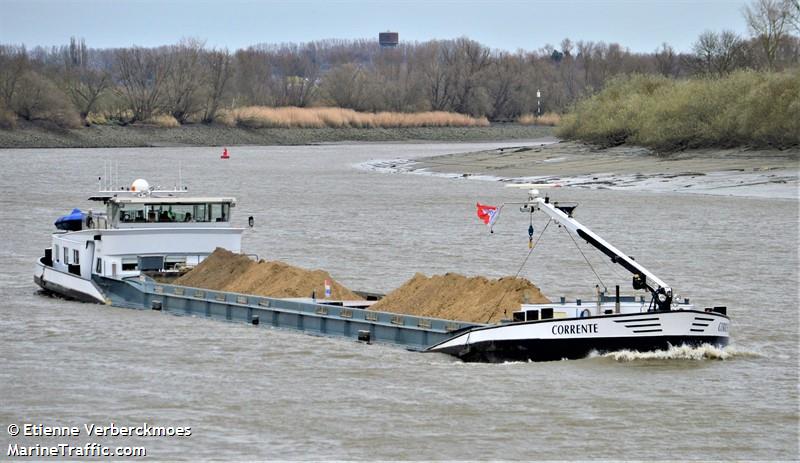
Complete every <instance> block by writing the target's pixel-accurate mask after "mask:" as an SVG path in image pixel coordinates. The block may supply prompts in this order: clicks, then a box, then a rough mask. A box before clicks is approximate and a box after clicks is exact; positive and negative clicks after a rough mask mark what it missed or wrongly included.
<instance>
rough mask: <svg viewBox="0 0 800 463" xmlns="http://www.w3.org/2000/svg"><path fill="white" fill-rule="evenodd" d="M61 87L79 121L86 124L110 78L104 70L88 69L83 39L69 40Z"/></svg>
mask: <svg viewBox="0 0 800 463" xmlns="http://www.w3.org/2000/svg"><path fill="white" fill-rule="evenodd" d="M61 86H62V88H63V89H64V92H65V93H66V94H67V96H68V97H69V99H70V101H72V104H73V106H74V107H75V109H76V110H77V111H78V114H79V115H80V118H81V121H82V122H83V123H84V124H86V123H87V122H86V118H87V117H88V115H89V113H90V112H92V110H94V108H95V106H96V105H97V102H98V100H99V99H100V97H101V96H102V94H103V93H104V92H105V91H106V90H107V89H108V88H109V87H110V86H111V76H110V75H109V73H108V72H106V71H105V70H102V69H93V68H91V67H90V63H89V52H88V49H87V48H86V42H85V41H84V40H83V39H81V40H80V41H78V40H77V39H76V38H75V37H72V38H71V39H70V44H69V48H67V49H66V50H65V53H64V73H63V76H62V79H61Z"/></svg>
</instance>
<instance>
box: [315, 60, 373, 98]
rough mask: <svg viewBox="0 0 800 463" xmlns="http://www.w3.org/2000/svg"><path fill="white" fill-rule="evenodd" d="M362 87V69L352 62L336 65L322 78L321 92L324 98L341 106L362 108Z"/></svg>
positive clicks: (363, 85) (363, 81) (363, 78)
mask: <svg viewBox="0 0 800 463" xmlns="http://www.w3.org/2000/svg"><path fill="white" fill-rule="evenodd" d="M364 87H365V76H364V70H363V69H362V68H361V66H358V65H356V64H353V63H347V64H342V65H340V66H336V67H335V68H333V69H331V70H330V71H328V72H327V73H326V74H325V77H324V78H323V80H322V92H323V94H324V95H325V97H326V99H327V100H328V101H329V102H330V103H332V104H333V105H335V106H340V107H342V108H350V109H362V108H363V105H364V97H365V95H364V90H365V88H364Z"/></svg>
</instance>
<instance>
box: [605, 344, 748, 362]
mask: <svg viewBox="0 0 800 463" xmlns="http://www.w3.org/2000/svg"><path fill="white" fill-rule="evenodd" d="M600 357H604V358H611V359H614V360H616V361H618V362H633V361H637V360H730V359H733V358H748V357H751V358H752V357H760V355H759V354H758V353H757V352H753V351H748V350H744V349H738V348H736V347H734V346H726V347H724V348H719V347H716V346H712V345H711V344H703V345H701V346H696V347H695V346H673V347H670V348H669V349H667V350H656V351H651V352H638V351H633V350H619V351H615V352H608V353H606V354H602V355H600Z"/></svg>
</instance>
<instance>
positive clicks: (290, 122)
mask: <svg viewBox="0 0 800 463" xmlns="http://www.w3.org/2000/svg"><path fill="white" fill-rule="evenodd" d="M217 122H219V123H221V124H224V125H227V126H229V127H235V126H239V127H247V128H253V129H260V128H323V127H331V128H388V127H486V126H488V125H489V121H488V120H487V119H486V118H485V117H482V118H475V117H470V116H467V115H464V114H458V113H449V112H444V111H428V112H420V113H395V112H379V113H363V112H357V111H353V110H352V109H343V108H297V107H281V108H270V107H265V106H247V107H242V108H235V109H231V110H226V111H222V112H220V114H219V115H218V116H217Z"/></svg>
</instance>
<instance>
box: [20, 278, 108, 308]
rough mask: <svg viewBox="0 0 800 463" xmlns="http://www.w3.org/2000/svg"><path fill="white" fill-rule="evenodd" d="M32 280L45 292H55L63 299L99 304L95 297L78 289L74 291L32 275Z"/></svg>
mask: <svg viewBox="0 0 800 463" xmlns="http://www.w3.org/2000/svg"><path fill="white" fill-rule="evenodd" d="M33 282H34V283H36V284H37V285H39V287H40V288H42V289H43V290H44V291H45V292H47V293H50V294H55V295H57V296H59V297H62V298H64V299H70V300H73V301H78V302H91V303H93V304H99V302H98V301H97V299H95V298H93V297H92V296H89V295H88V294H84V293H82V292H80V291H75V290H74V289H70V288H65V287H64V286H61V285H59V284H56V283H53V282H51V281H46V280H42V279H41V278H39V277H37V276H34V277H33Z"/></svg>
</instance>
